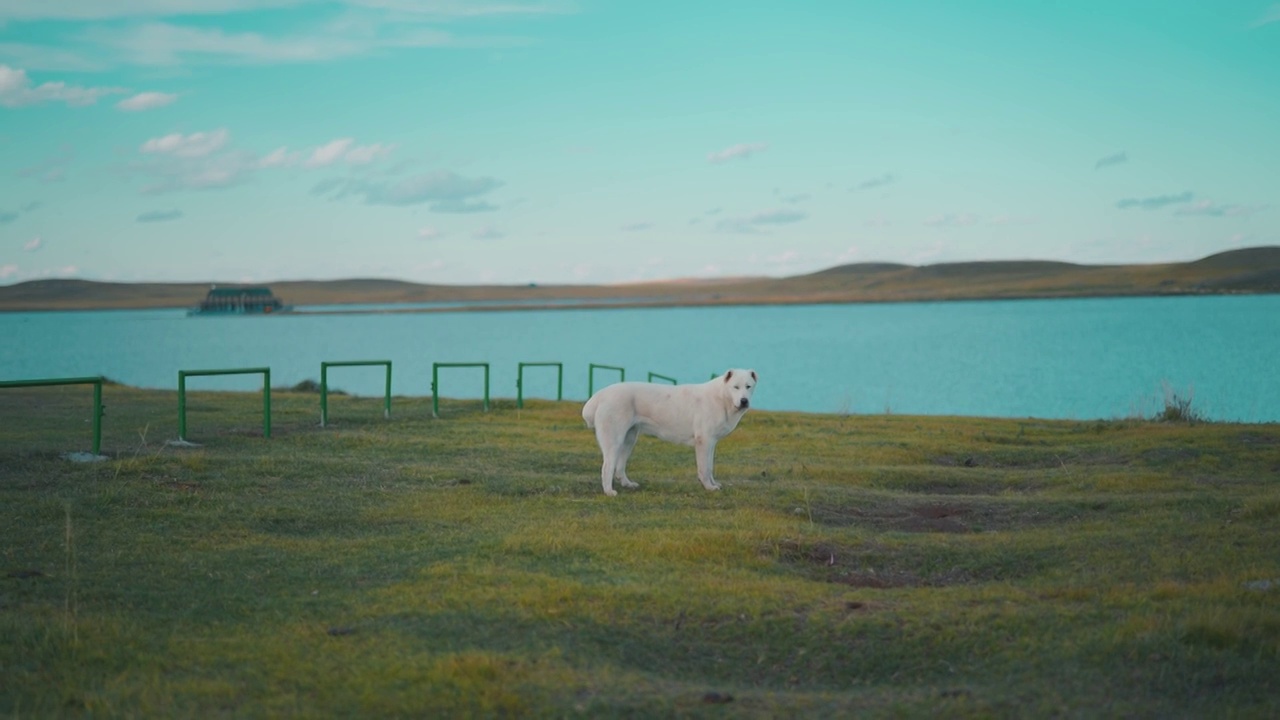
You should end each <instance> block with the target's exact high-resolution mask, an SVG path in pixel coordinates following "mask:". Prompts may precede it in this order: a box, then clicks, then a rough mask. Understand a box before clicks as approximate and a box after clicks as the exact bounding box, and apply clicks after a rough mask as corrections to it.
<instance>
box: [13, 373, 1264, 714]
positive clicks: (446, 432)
mask: <svg viewBox="0 0 1280 720" xmlns="http://www.w3.org/2000/svg"><path fill="white" fill-rule="evenodd" d="M104 396H105V401H106V403H107V406H108V413H107V416H106V418H105V419H104V439H103V450H104V452H105V453H106V454H107V455H109V456H110V459H108V460H106V461H103V462H98V463H86V464H80V463H72V462H69V461H67V460H64V459H62V458H61V457H60V453H61V452H62V451H67V450H86V449H88V446H89V443H90V436H89V433H90V429H89V428H90V426H89V424H88V419H89V416H90V414H91V410H90V405H91V401H90V397H91V393H90V392H89V391H88V390H87V389H86V388H40V389H21V390H6V391H0V428H3V432H0V716H4V717H59V716H67V717H75V716H87V715H92V716H108V717H112V716H131V717H136V716H150V717H236V718H242V717H261V716H273V717H274V716H317V715H321V716H325V715H349V716H360V717H396V716H410V717H424V716H554V717H562V716H583V717H600V716H695V717H696V716H721V715H724V714H726V713H730V714H733V715H734V716H748V717H751V716H756V717H793V716H800V715H804V716H816V717H836V716H845V717H848V716H855V715H856V716H859V717H902V716H930V717H932V716H945V717H993V716H994V717H1049V716H1067V717H1122V716H1135V717H1160V718H1167V717H1210V716H1211V717H1274V716H1276V715H1277V714H1278V713H1280V673H1277V672H1276V668H1277V667H1280V583H1272V584H1271V585H1269V586H1268V589H1254V587H1258V581H1263V580H1276V579H1280V553H1278V552H1277V550H1276V538H1277V537H1278V536H1280V427H1277V426H1275V425H1229V424H1218V423H1204V422H1201V423H1196V424H1188V423H1155V422H1140V421H1117V422H1056V421H1055V422H1048V421H1036V420H992V419H974V418H946V417H928V418H925V417H909V416H862V415H805V414H792V413H771V412H760V411H753V412H752V413H751V414H749V415H748V416H747V417H746V418H745V419H744V420H743V422H742V425H741V426H740V427H739V429H738V430H737V431H735V433H734V434H733V435H731V436H730V437H728V438H726V439H725V440H724V441H723V442H722V443H721V445H720V449H719V452H718V465H717V475H718V478H719V480H720V481H721V482H722V484H723V485H724V486H725V487H724V490H722V491H720V492H718V493H708V492H706V491H704V490H703V489H702V488H701V486H700V485H699V484H698V482H697V481H696V479H695V478H694V469H693V457H692V451H691V450H690V449H688V448H682V447H678V446H673V445H667V444H663V443H660V442H658V441H656V440H652V439H646V440H643V441H641V443H640V446H639V448H638V449H637V452H636V456H635V458H634V459H633V461H632V463H631V465H630V467H629V470H630V474H631V476H632V477H633V478H634V479H636V480H637V481H638V482H640V483H641V485H642V487H641V489H639V490H636V491H626V490H623V491H622V492H621V493H620V495H619V497H617V498H612V499H610V498H606V497H604V496H603V494H602V493H601V491H600V486H599V477H598V473H599V456H598V451H597V449H596V447H595V444H594V440H593V438H592V436H591V434H590V432H589V431H587V430H586V429H585V427H583V424H582V421H581V418H580V416H579V408H580V405H579V404H578V403H573V402H565V403H555V402H548V401H532V402H530V401H526V405H527V407H526V409H525V410H523V411H517V410H516V409H515V407H514V403H513V402H512V401H509V400H498V401H496V402H495V403H494V407H493V410H492V411H491V412H489V413H484V412H481V410H480V407H479V402H478V401H462V400H442V402H441V415H442V418H441V419H439V420H433V419H431V404H430V399H429V398H396V399H395V400H394V402H393V407H392V418H391V420H389V421H387V420H383V419H382V417H381V400H380V399H376V398H355V397H347V396H334V397H331V398H330V423H331V426H330V427H329V428H326V429H323V430H322V429H320V428H319V427H318V415H319V402H318V398H317V396H316V395H315V394H310V393H302V392H281V391H277V392H273V409H274V416H273V423H272V425H273V428H272V429H273V437H272V438H271V439H269V440H267V439H264V438H262V437H261V415H260V412H261V399H260V396H259V395H257V394H254V393H209V392H201V393H193V394H192V396H191V398H190V400H189V403H188V408H189V413H190V415H189V418H188V435H189V436H190V439H191V440H193V441H195V442H198V443H202V446H201V447H199V448H192V449H179V448H173V447H168V446H166V445H165V444H164V443H165V441H166V440H169V439H173V438H175V437H176V435H177V400H176V396H175V394H174V393H171V392H164V391H146V390H138V389H132V388H127V387H121V386H114V385H113V386H108V387H107V388H106V390H105V393H104ZM1250 584H1252V585H1253V587H1251V586H1250Z"/></svg>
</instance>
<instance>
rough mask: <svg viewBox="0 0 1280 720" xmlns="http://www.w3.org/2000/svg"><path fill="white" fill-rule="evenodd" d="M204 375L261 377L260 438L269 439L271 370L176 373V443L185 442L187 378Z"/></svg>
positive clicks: (238, 369)
mask: <svg viewBox="0 0 1280 720" xmlns="http://www.w3.org/2000/svg"><path fill="white" fill-rule="evenodd" d="M206 375H262V436H263V437H268V438H269V437H271V368H265V367H264V368H236V369H231V370H179V371H178V441H179V442H184V443H185V442H188V440H187V378H189V377H197V376H206Z"/></svg>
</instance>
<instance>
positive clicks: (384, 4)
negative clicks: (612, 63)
mask: <svg viewBox="0 0 1280 720" xmlns="http://www.w3.org/2000/svg"><path fill="white" fill-rule="evenodd" d="M324 4H340V5H346V6H348V7H351V8H368V9H375V10H387V11H394V12H397V13H405V14H409V13H412V14H417V15H426V16H430V17H431V18H433V19H440V20H445V19H450V18H466V17H479V16H500V15H543V14H553V13H567V12H570V11H571V10H572V7H571V6H570V5H568V4H567V3H566V2H563V1H558V2H556V1H546V0H544V1H542V2H527V1H526V2H519V1H513V0H498V1H497V2H495V1H493V0H345V1H344V2H338V3H334V2H332V1H331V0H177V1H175V0H25V1H24V0H17V1H16V2H5V3H3V4H0V22H2V21H4V20H110V19H121V18H137V17H187V16H200V15H225V14H230V13H236V12H246V11H253V10H267V9H272V8H292V7H301V6H305V5H313V6H314V5H324Z"/></svg>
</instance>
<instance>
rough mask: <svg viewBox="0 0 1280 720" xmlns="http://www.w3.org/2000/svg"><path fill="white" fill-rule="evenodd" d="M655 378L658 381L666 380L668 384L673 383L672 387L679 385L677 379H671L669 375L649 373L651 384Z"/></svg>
mask: <svg viewBox="0 0 1280 720" xmlns="http://www.w3.org/2000/svg"><path fill="white" fill-rule="evenodd" d="M654 378H657V379H658V380H665V381H666V382H669V383H671V384H672V385H676V384H677V383H676V379H675V378H673V377H670V376H668V375H659V374H658V373H656V372H651V373H649V382H653V380H654Z"/></svg>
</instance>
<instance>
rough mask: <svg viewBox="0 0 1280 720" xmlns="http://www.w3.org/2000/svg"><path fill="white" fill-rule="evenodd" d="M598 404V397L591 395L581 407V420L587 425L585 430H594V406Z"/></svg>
mask: <svg viewBox="0 0 1280 720" xmlns="http://www.w3.org/2000/svg"><path fill="white" fill-rule="evenodd" d="M599 404H600V396H599V395H592V396H591V399H590V400H588V401H587V404H586V405H583V406H582V419H583V420H584V421H585V422H586V423H587V428H589V429H591V430H595V429H596V406H597V405H599Z"/></svg>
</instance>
